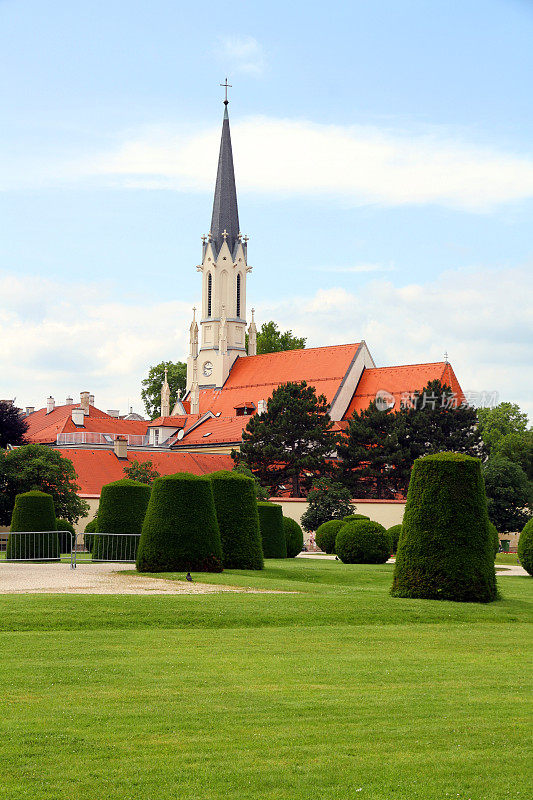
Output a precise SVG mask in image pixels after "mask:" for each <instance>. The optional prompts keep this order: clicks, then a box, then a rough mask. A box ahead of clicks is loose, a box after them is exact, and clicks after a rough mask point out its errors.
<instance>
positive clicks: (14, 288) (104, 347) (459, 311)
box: [0, 265, 533, 417]
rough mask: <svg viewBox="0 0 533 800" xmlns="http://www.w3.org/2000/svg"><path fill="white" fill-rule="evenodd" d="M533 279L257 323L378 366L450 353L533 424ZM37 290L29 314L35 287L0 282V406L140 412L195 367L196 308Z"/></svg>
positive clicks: (372, 286)
mask: <svg viewBox="0 0 533 800" xmlns="http://www.w3.org/2000/svg"><path fill="white" fill-rule="evenodd" d="M529 266H530V265H529ZM531 273H532V271H531V269H528V268H527V267H524V268H523V269H513V270H483V271H481V270H478V271H470V272H467V271H454V272H448V273H444V274H443V275H441V276H439V277H438V278H436V279H435V280H434V281H433V282H431V283H428V284H425V285H420V284H410V285H407V286H403V287H396V286H394V285H393V284H392V283H391V282H390V281H388V280H384V279H382V278H379V279H374V280H372V281H369V282H368V283H366V284H365V285H363V286H362V287H361V288H360V289H358V290H357V293H353V292H350V291H347V290H346V289H344V288H340V287H331V288H329V289H321V290H320V291H319V292H317V293H316V294H315V295H313V296H311V297H305V296H304V297H288V298H286V299H285V300H283V301H280V302H277V303H263V304H261V303H257V304H256V307H257V313H256V319H257V321H258V323H259V324H260V323H261V322H262V321H265V320H269V319H274V320H276V321H277V322H278V324H279V325H280V327H281V328H282V329H286V328H291V329H292V330H293V331H294V332H295V333H296V334H298V335H300V336H307V337H308V345H309V346H320V345H327V344H340V343H345V342H351V341H360V340H361V339H365V341H366V342H367V344H368V346H369V348H370V351H371V353H372V354H373V356H374V359H375V360H376V363H377V365H378V366H381V365H393V364H412V363H419V362H425V361H440V360H442V358H443V354H444V352H445V351H447V352H448V353H449V356H450V361H451V363H452V365H453V367H454V369H455V371H456V374H457V377H458V379H459V381H460V383H461V385H462V387H463V389H464V390H471V391H479V392H481V391H484V390H487V391H493V390H494V391H497V392H499V394H500V397H501V399H502V400H509V401H512V402H517V403H519V404H520V405H521V406H522V407H523V408H524V409H527V410H528V411H529V413H530V415H531V416H532V417H533V403H532V401H531V397H532V396H533V392H532V388H533V387H532V386H531V377H530V376H531V368H530V367H531V356H532V353H531V342H532V341H533V330H532V328H533V319H532V315H531V312H530V309H531V307H532V306H533V303H532V302H531V294H532V292H531V289H532V281H531V277H530V275H531ZM33 280H34V279H32V281H33ZM34 287H35V292H34V296H36V297H38V298H39V301H38V302H34V304H33V305H32V306H31V308H30V309H29V310H28V307H27V297H28V281H27V279H25V278H23V277H15V276H13V275H4V276H3V277H2V276H1V275H0V296H1V297H2V309H3V311H0V396H1V397H11V396H13V395H15V396H16V397H17V399H18V402H19V403H20V404H21V405H36V406H37V407H42V406H43V405H44V401H45V398H46V397H47V396H48V395H50V394H52V395H54V396H55V397H56V399H57V400H61V401H63V399H64V398H65V397H66V396H67V394H73V395H74V396H77V393H78V392H79V391H83V390H89V391H92V392H94V393H95V395H96V402H97V405H99V406H100V407H101V408H104V409H106V408H121V409H122V410H125V409H126V408H127V403H128V401H129V402H131V403H133V404H134V405H135V407H136V409H137V410H139V411H140V410H142V405H141V402H140V399H139V392H140V381H141V380H142V378H143V377H144V376H145V375H146V372H147V368H148V366H149V365H151V364H155V363H158V362H160V361H162V360H163V359H171V360H175V361H177V360H182V359H183V358H185V356H186V353H187V341H188V339H187V337H188V334H187V331H188V326H189V323H190V316H191V309H190V305H189V304H188V303H184V302H160V303H146V304H143V303H141V302H139V303H136V304H126V303H122V302H118V301H116V300H114V299H113V296H112V294H111V291H109V292H108V293H107V294H106V292H105V290H103V289H102V287H101V286H96V285H91V284H89V285H86V286H82V285H70V286H66V285H65V284H64V283H61V284H55V283H54V282H52V281H46V280H41V281H39V282H38V283H37V284H35V283H34ZM384 388H386V387H384Z"/></svg>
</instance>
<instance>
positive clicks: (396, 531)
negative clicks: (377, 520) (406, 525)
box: [387, 524, 402, 553]
mask: <svg viewBox="0 0 533 800" xmlns="http://www.w3.org/2000/svg"><path fill="white" fill-rule="evenodd" d="M401 532H402V526H401V524H400V525H393V526H392V528H388V529H387V533H388V534H389V536H390V538H391V542H392V552H393V553H396V552H397V551H398V541H399V539H400V533H401Z"/></svg>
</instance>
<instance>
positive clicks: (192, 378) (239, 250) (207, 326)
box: [187, 79, 252, 392]
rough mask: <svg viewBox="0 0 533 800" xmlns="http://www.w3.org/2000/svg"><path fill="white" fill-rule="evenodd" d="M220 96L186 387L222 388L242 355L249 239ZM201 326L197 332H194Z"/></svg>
mask: <svg viewBox="0 0 533 800" xmlns="http://www.w3.org/2000/svg"><path fill="white" fill-rule="evenodd" d="M222 85H223V86H225V88H226V99H225V100H224V118H223V120H222V137H221V141H220V153H219V157H218V169H217V179H216V185H215V197H214V201H213V214H212V218H211V230H210V231H209V235H208V236H205V235H204V236H202V263H201V264H199V265H198V266H197V267H196V269H197V270H198V272H201V274H202V305H201V317H200V320H199V326H197V327H196V328H195V327H194V326H195V323H194V322H193V325H191V340H190V355H189V358H188V361H187V391H188V392H190V391H191V389H192V388H193V383H194V384H196V383H197V385H198V387H199V389H202V388H207V387H210V388H211V387H217V388H220V387H221V386H222V385H223V384H224V382H225V380H226V378H227V377H228V374H229V371H230V369H231V367H232V364H233V363H234V361H235V359H237V358H238V357H239V356H245V355H246V345H245V342H246V276H247V274H248V272H250V271H251V269H252V268H251V267H249V266H248V261H247V251H248V237H247V236H243V235H242V234H241V232H240V228H239V211H238V207H237V189H236V186H235V173H234V169H233V153H232V149H231V136H230V127H229V116H228V99H227V90H228V86H229V84H228V82H227V79H226V83H225V84H222ZM198 327H199V331H198Z"/></svg>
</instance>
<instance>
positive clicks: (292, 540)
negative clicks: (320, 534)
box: [283, 517, 304, 558]
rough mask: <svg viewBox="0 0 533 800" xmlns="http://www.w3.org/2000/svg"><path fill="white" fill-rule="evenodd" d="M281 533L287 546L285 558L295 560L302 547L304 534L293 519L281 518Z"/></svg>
mask: <svg viewBox="0 0 533 800" xmlns="http://www.w3.org/2000/svg"><path fill="white" fill-rule="evenodd" d="M283 531H284V533H285V543H286V545H287V558H296V556H297V555H298V553H301V552H302V548H303V546H304V532H303V530H302V529H301V527H300V525H298V523H297V522H296V520H295V519H291V517H283Z"/></svg>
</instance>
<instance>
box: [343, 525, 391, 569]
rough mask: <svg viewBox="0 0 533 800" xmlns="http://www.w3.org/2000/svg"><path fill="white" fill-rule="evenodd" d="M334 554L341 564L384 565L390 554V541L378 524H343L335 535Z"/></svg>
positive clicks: (386, 532)
mask: <svg viewBox="0 0 533 800" xmlns="http://www.w3.org/2000/svg"><path fill="white" fill-rule="evenodd" d="M335 552H336V553H337V555H338V557H339V558H340V560H341V561H342V562H343V564H384V563H385V561H387V559H388V558H390V554H391V552H392V539H391V537H390V534H389V532H388V531H386V530H385V528H384V527H383V525H380V524H379V522H372V520H369V519H359V520H355V522H345V523H344V525H343V526H342V528H341V529H340V531H339V532H338V534H337V538H336V540H335Z"/></svg>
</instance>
